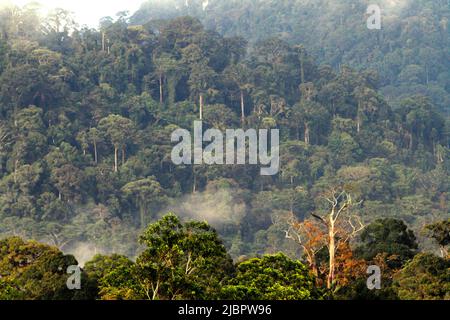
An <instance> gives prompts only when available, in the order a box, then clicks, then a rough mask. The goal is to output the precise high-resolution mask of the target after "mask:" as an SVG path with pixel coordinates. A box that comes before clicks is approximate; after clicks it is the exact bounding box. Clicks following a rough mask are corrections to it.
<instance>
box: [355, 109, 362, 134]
mask: <svg viewBox="0 0 450 320" xmlns="http://www.w3.org/2000/svg"><path fill="white" fill-rule="evenodd" d="M356 131H357V132H358V133H360V132H361V117H360V116H359V112H358V116H357V118H356Z"/></svg>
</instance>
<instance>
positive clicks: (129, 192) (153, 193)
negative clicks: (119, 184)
mask: <svg viewBox="0 0 450 320" xmlns="http://www.w3.org/2000/svg"><path fill="white" fill-rule="evenodd" d="M122 192H123V193H124V195H125V196H126V197H130V198H134V199H135V202H136V204H137V206H138V207H139V213H140V226H141V228H143V227H144V226H145V223H146V217H147V215H148V209H149V206H150V205H153V206H154V205H155V204H160V203H162V202H163V198H164V190H163V188H162V187H161V185H160V184H159V182H158V181H157V180H156V178H155V177H149V178H146V179H142V180H138V181H134V182H130V183H128V184H126V185H125V186H124V187H123V188H122Z"/></svg>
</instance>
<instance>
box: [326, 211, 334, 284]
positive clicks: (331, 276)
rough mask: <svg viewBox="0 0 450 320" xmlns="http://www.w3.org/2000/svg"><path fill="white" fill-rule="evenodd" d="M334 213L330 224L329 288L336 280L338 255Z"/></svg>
mask: <svg viewBox="0 0 450 320" xmlns="http://www.w3.org/2000/svg"><path fill="white" fill-rule="evenodd" d="M333 217H334V215H331V216H330V222H329V223H330V225H329V228H330V230H329V231H328V232H329V235H328V236H329V239H328V241H329V243H328V254H329V256H330V258H329V271H328V279H327V288H328V289H331V287H332V286H333V282H334V277H335V257H336V239H335V232H334V231H335V226H334V220H333Z"/></svg>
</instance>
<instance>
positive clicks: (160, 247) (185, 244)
mask: <svg viewBox="0 0 450 320" xmlns="http://www.w3.org/2000/svg"><path fill="white" fill-rule="evenodd" d="M140 242H141V244H143V245H145V246H146V249H145V250H144V252H142V254H141V255H139V257H138V258H137V260H136V275H137V276H136V277H137V281H138V283H139V285H140V286H141V288H142V290H143V292H144V293H145V297H146V298H148V299H150V300H174V299H215V298H217V297H218V295H219V293H220V288H221V287H222V286H223V285H224V284H225V282H226V281H227V279H228V277H230V276H231V275H232V274H233V271H234V268H233V263H232V260H231V258H230V257H229V255H228V254H227V252H226V250H225V247H224V246H223V244H222V242H221V240H220V239H219V237H218V235H217V232H216V231H215V230H214V229H212V228H211V227H210V226H209V225H208V224H207V223H206V222H188V223H185V224H182V223H181V222H180V220H179V219H178V218H177V217H176V216H175V215H173V214H169V215H166V216H164V217H163V218H162V219H161V220H159V221H157V222H155V223H153V224H151V225H150V226H149V227H148V228H147V230H146V231H145V232H144V234H143V235H142V236H141V238H140Z"/></svg>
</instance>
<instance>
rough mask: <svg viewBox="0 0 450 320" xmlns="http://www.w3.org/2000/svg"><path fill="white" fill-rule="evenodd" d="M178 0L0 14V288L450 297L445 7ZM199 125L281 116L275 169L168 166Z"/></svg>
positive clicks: (148, 295) (5, 291)
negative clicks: (83, 20)
mask: <svg viewBox="0 0 450 320" xmlns="http://www.w3.org/2000/svg"><path fill="white" fill-rule="evenodd" d="M175 2H176V0H174V1H172V4H173V3H175ZM182 2H183V5H182V6H179V9H176V10H173V7H166V6H163V5H156V4H155V2H154V1H150V2H149V4H147V5H144V6H143V7H142V9H141V10H140V11H138V12H136V13H135V14H134V15H132V16H131V17H128V16H126V15H125V14H120V15H118V16H117V17H115V18H111V17H108V18H104V19H102V21H101V23H100V27H99V29H98V30H96V29H89V28H79V27H77V26H76V24H75V22H74V21H73V19H72V18H71V17H70V14H69V13H68V12H66V11H64V10H56V11H55V12H53V13H51V15H50V16H49V17H41V16H39V14H38V10H37V9H36V8H35V7H33V6H26V7H23V8H17V7H13V8H9V7H7V8H2V9H1V10H0V236H1V238H2V239H3V238H5V239H4V240H0V298H8V299H16V298H19V299H20V298H27V299H69V298H70V299H72V298H73V299H82V298H86V299H88V298H89V299H93V298H102V299H218V298H225V299H228V298H231V299H320V298H345V299H353V298H361V297H362V298H371V299H372V298H373V299H379V298H392V299H398V298H403V299H411V298H414V299H416V298H417V299H444V298H448V285H447V284H448V282H449V280H448V270H449V266H448V246H449V238H448V232H449V228H448V217H449V205H448V204H449V190H450V188H449V186H450V179H449V170H450V156H449V155H450V150H449V148H450V140H449V134H450V131H449V128H450V121H449V115H448V110H449V106H450V98H449V92H450V82H449V81H450V80H449V78H448V70H449V67H450V65H449V60H448V54H449V48H450V45H449V44H450V40H449V39H450V28H449V20H448V19H449V18H450V17H449V8H448V3H447V1H431V2H430V1H415V2H414V3H412V2H408V5H405V6H404V7H403V8H402V10H401V11H398V12H397V13H396V12H395V10H393V11H392V12H390V13H389V14H390V15H391V16H392V17H391V18H390V19H391V20H389V19H388V20H386V21H385V23H386V25H385V28H384V29H383V30H382V32H379V33H376V32H374V33H368V30H366V29H365V25H366V24H365V19H364V13H365V11H366V7H365V5H364V4H365V1H356V2H355V4H354V5H350V4H349V2H347V1H345V3H344V1H342V2H341V1H325V0H323V1H322V0H321V1H294V0H289V1H220V2H219V1H212V0H210V1H209V4H208V6H207V7H206V8H205V9H204V8H203V7H202V6H200V2H199V1H190V2H189V6H188V7H186V6H185V5H184V1H182ZM332 3H334V4H332ZM319 4H324V5H325V8H327V10H325V11H323V12H322V11H320V6H319ZM332 5H333V6H335V7H331V6H332ZM322 7H323V6H322ZM148 8H152V11H151V12H149V11H148ZM398 10H400V8H398ZM394 14H396V15H397V16H396V18H395V19H394ZM299 17H303V18H302V19H299ZM268 18H270V19H268ZM19 21H20V23H18V22H19ZM348 30H351V32H349V31H348ZM244 31H245V32H244ZM317 38H318V39H320V41H318V40H317ZM199 119H202V120H203V125H204V127H205V129H206V128H213V127H214V128H219V129H221V130H224V129H227V128H229V129H231V128H243V129H248V128H254V129H271V128H274V129H275V128H276V129H279V130H280V144H281V145H280V158H281V159H280V160H281V167H280V173H279V174H278V175H276V176H273V177H264V176H261V175H260V174H259V172H260V168H259V167H258V166H254V165H230V166H206V165H195V166H185V165H182V166H177V165H175V164H173V163H172V161H171V157H170V154H171V150H172V148H173V146H174V144H173V143H172V142H171V134H172V132H173V131H174V130H176V129H178V128H184V129H187V130H191V131H192V128H193V121H194V120H199ZM169 211H173V212H174V214H172V215H166V213H167V212H169ZM140 235H141V237H140V238H139V236H140ZM22 239H34V240H36V241H39V243H38V242H34V241H31V242H30V241H28V240H22ZM44 243H45V244H44ZM36 252H37V254H36ZM63 252H64V253H63ZM86 252H88V255H87V256H86V257H85V256H84V253H86ZM41 253H42V254H43V255H42V259H43V260H42V259H41V258H40V257H41V255H40V254H41ZM68 253H71V254H74V255H75V256H77V259H78V260H79V261H76V260H75V258H74V257H73V256H71V255H69V254H68ZM167 253H170V255H167ZM94 254H98V255H97V256H96V257H95V258H92V256H93V255H94ZM24 257H25V258H24ZM16 261H18V263H16ZM78 262H80V264H82V265H84V269H83V277H85V282H84V283H86V284H88V286H86V288H83V290H85V289H86V290H87V291H82V292H78V294H76V293H74V292H70V291H69V292H67V291H66V289H65V288H66V287H65V279H66V276H67V275H66V274H65V269H64V268H66V267H67V266H68V265H71V264H75V265H76V264H78ZM47 264H50V265H51V268H50V267H49V268H50V269H49V270H50V271H48V273H45V272H44V269H45V268H47ZM373 264H376V265H379V266H380V267H382V269H383V283H386V287H384V288H383V290H381V291H379V292H369V291H368V290H367V287H366V283H365V280H366V279H367V274H366V270H367V267H368V266H369V265H373ZM56 265H57V266H58V267H61V268H62V270H63V269H64V270H63V271H61V270H59V269H58V268H56V269H55V268H54V266H56ZM219 266H220V267H219ZM434 267H435V268H434ZM433 268H434V269H433ZM218 270H220V272H218ZM255 275H258V281H259V282H258V283H261V284H258V285H256V284H255V282H254V279H255ZM39 277H40V278H41V279H44V280H43V282H42V284H39V285H37V284H36V279H37V278H39ZM293 279H297V280H298V282H295V283H293V282H294V281H293ZM63 280H64V281H63ZM83 281H84V280H83ZM421 281H427V283H429V284H430V285H429V286H428V287H426V288H425V287H421V285H420V284H421V283H422V282H421ZM52 283H54V284H55V285H54V286H50V284H52ZM47 284H48V286H47ZM31 287H36V288H37V289H36V290H37V291H33V290H31V289H30V288H31Z"/></svg>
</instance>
